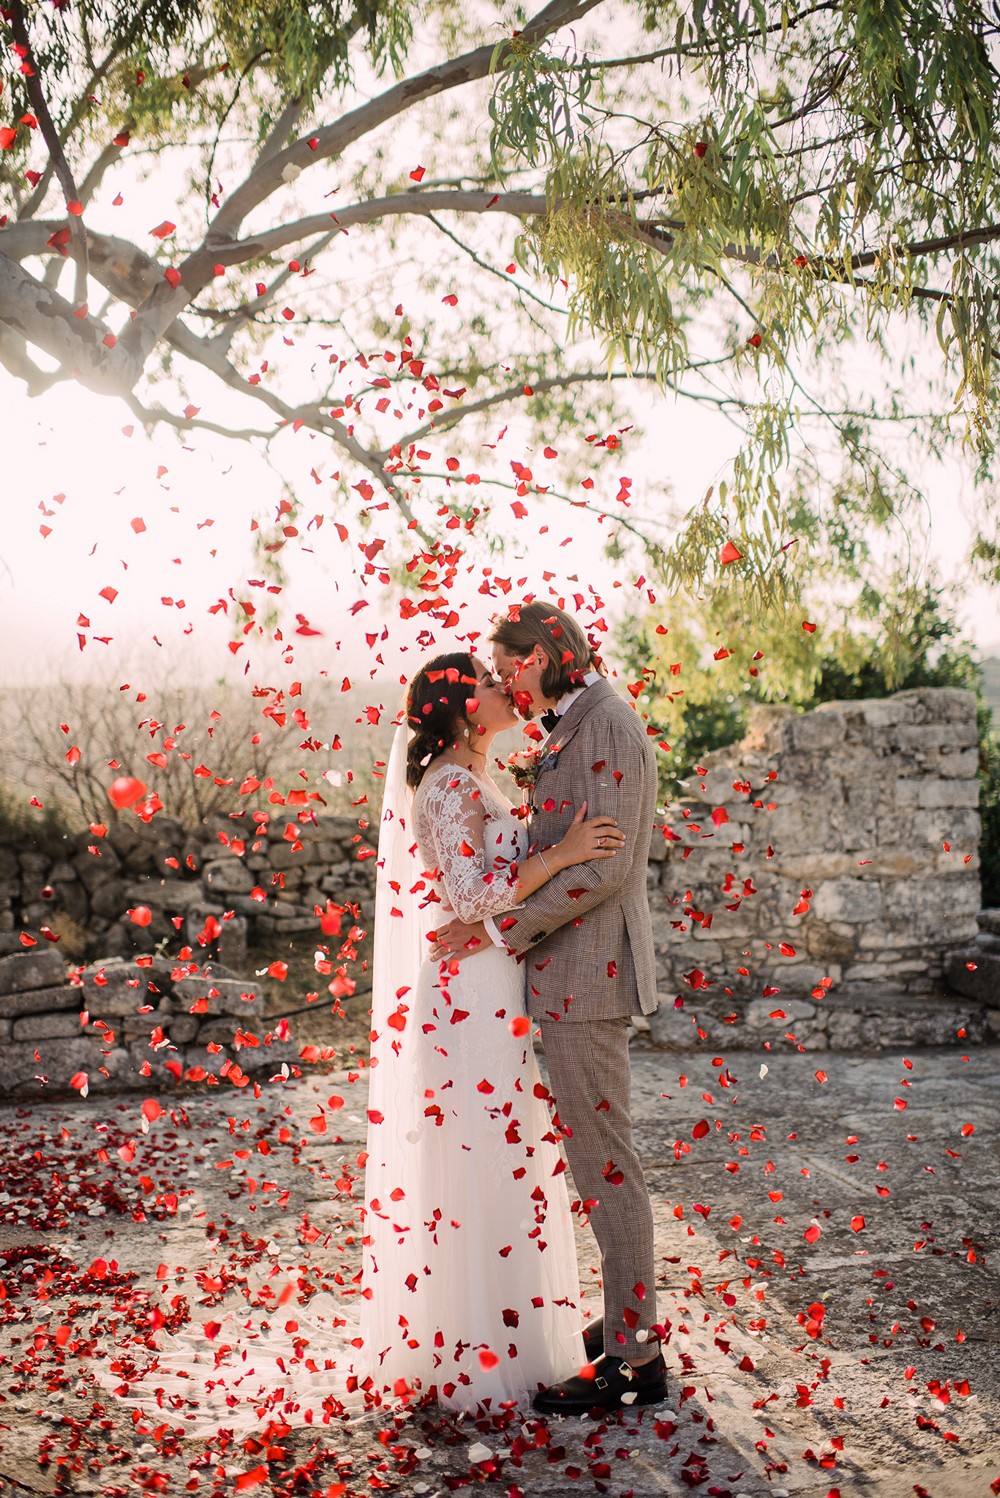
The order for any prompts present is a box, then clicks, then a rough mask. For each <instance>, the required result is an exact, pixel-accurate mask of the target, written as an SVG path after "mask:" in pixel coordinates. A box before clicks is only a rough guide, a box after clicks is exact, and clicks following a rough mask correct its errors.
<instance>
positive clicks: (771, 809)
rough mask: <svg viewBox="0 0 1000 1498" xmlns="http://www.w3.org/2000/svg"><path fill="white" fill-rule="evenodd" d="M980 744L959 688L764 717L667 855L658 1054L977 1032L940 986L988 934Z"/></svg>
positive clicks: (662, 859)
mask: <svg viewBox="0 0 1000 1498" xmlns="http://www.w3.org/2000/svg"><path fill="white" fill-rule="evenodd" d="M976 745H977V738H976V703H975V697H974V695H973V693H971V692H965V691H960V690H952V689H942V688H939V689H934V690H917V691H907V692H898V693H896V694H895V695H894V696H892V697H889V698H886V699H884V700H866V701H852V702H830V703H824V704H823V705H822V706H821V707H819V708H817V709H816V711H814V712H810V713H795V712H793V711H791V710H789V709H784V708H774V707H772V708H766V707H762V708H759V709H757V711H756V712H755V714H754V716H753V718H752V722H751V727H750V731H749V733H748V735H747V737H746V738H745V739H744V741H743V742H742V743H741V744H737V745H733V746H731V747H729V748H726V749H720V750H717V751H715V752H714V753H712V754H710V755H708V756H707V758H706V759H705V761H704V764H703V767H702V768H703V770H704V773H703V774H702V775H700V776H698V777H696V778H693V779H692V781H691V782H690V783H689V786H688V788H687V789H688V794H687V798H686V800H685V801H684V802H682V803H681V804H680V805H678V806H676V807H671V808H670V813H671V814H670V815H669V816H668V818H667V822H666V824H665V826H664V834H665V835H664V836H663V837H662V838H661V839H659V840H654V850H653V861H652V863H651V868H650V878H651V884H652V892H651V893H652V900H651V903H652V906H653V911H654V916H653V920H654V932H655V937H656V946H657V952H658V962H659V973H658V977H659V987H660V996H661V1001H660V1011H659V1013H658V1015H657V1016H656V1017H655V1018H654V1019H653V1021H652V1034H653V1037H654V1039H655V1040H656V1041H658V1042H659V1043H660V1044H664V1045H684V1044H690V1043H691V1037H692V1032H694V1034H695V1036H696V1037H697V1032H698V1031H699V1030H700V1031H701V1032H703V1035H704V1037H705V1039H706V1040H719V1041H721V1040H725V1041H726V1043H727V1044H729V1045H730V1046H732V1045H734V1044H740V1043H743V1044H760V1043H761V1041H762V1040H765V1039H770V1040H776V1041H779V1042H780V1041H783V1040H784V1039H785V1037H786V1036H788V1035H789V1034H791V1035H793V1036H794V1038H795V1040H796V1041H797V1042H798V1043H803V1044H805V1045H807V1046H809V1047H812V1048H816V1049H822V1048H824V1047H825V1046H827V1045H836V1046H843V1045H851V1044H892V1043H894V1039H893V1036H894V1034H895V1036H896V1043H902V1042H903V1041H906V1040H907V1036H908V1035H910V1036H912V1040H913V1043H918V1042H919V1041H921V1040H922V1041H924V1042H928V1041H947V1040H954V1039H955V1038H956V1036H957V1038H959V1039H961V1038H963V1037H962V1036H961V1035H958V1032H959V1031H961V1030H962V1029H965V1030H966V1036H967V1037H968V1038H973V1034H974V1033H975V1034H979V1035H982V1034H984V1033H985V1030H986V1026H987V1023H988V1021H987V1016H986V1014H985V1013H984V1012H983V1010H982V1009H981V1008H979V1007H977V1006H976V1005H972V1006H970V1005H968V1004H964V1005H963V1004H961V1003H958V1002H957V1001H953V1000H951V999H949V998H948V997H947V993H946V985H945V968H946V964H947V963H948V960H949V957H950V955H951V954H953V953H954V952H956V951H959V950H964V949H965V948H966V947H967V946H968V944H969V942H970V941H971V940H972V939H974V938H975V937H976V935H977V931H978V926H977V915H978V913H979V907H980V888H979V856H978V842H979V834H980V821H979V813H978V810H977V807H978V795H979V788H978V781H977V779H976V771H977V759H978V756H977V747H976Z"/></svg>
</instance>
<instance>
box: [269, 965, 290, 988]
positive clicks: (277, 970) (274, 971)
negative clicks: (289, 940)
mask: <svg viewBox="0 0 1000 1498" xmlns="http://www.w3.org/2000/svg"><path fill="white" fill-rule="evenodd" d="M267 976H268V977H269V978H277V980H278V982H279V983H284V981H285V979H286V978H287V977H288V963H287V962H281V961H280V960H276V961H274V962H272V963H271V965H270V967H269V968H268V970H267Z"/></svg>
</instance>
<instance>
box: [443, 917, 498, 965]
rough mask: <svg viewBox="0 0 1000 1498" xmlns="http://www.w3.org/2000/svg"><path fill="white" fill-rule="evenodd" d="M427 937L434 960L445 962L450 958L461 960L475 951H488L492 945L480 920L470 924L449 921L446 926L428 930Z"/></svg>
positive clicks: (471, 955) (472, 955) (472, 954)
mask: <svg viewBox="0 0 1000 1498" xmlns="http://www.w3.org/2000/svg"><path fill="white" fill-rule="evenodd" d="M427 938H428V941H429V942H430V949H431V958H432V960H433V961H434V962H447V961H449V960H450V959H451V958H455V959H456V960H457V961H458V962H461V961H462V960H463V959H464V958H466V957H474V956H475V954H476V953H477V952H485V951H489V949H490V948H491V947H492V945H493V943H492V942H491V941H490V936H489V932H488V931H487V930H486V927H485V925H484V924H483V922H482V921H476V923H475V924H474V925H471V926H470V925H467V924H466V923H465V921H450V922H449V924H448V925H447V926H439V927H438V929H437V930H436V931H429V932H428V933H427Z"/></svg>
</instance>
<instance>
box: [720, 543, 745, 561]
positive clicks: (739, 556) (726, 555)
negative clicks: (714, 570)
mask: <svg viewBox="0 0 1000 1498" xmlns="http://www.w3.org/2000/svg"><path fill="white" fill-rule="evenodd" d="M742 560H743V553H742V551H739V550H738V549H737V547H735V546H734V545H733V543H732V541H727V542H726V544H725V546H723V548H722V550H721V551H720V553H719V561H720V562H721V564H722V566H723V567H728V566H729V565H730V563H732V562H740V561H742Z"/></svg>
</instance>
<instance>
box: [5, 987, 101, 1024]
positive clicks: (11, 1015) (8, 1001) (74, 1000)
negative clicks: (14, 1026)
mask: <svg viewBox="0 0 1000 1498" xmlns="http://www.w3.org/2000/svg"><path fill="white" fill-rule="evenodd" d="M83 1007H84V1005H83V990H82V989H81V988H71V987H70V986H69V985H68V984H67V985H65V986H64V987H61V988H34V989H30V990H28V992H26V993H12V994H2V995H0V1016H2V1017H3V1018H4V1019H16V1018H17V1016H18V1015H20V1014H34V1013H40V1012H48V1011H50V1010H53V1009H75V1010H77V1011H79V1010H80V1009H82V1008H83Z"/></svg>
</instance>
